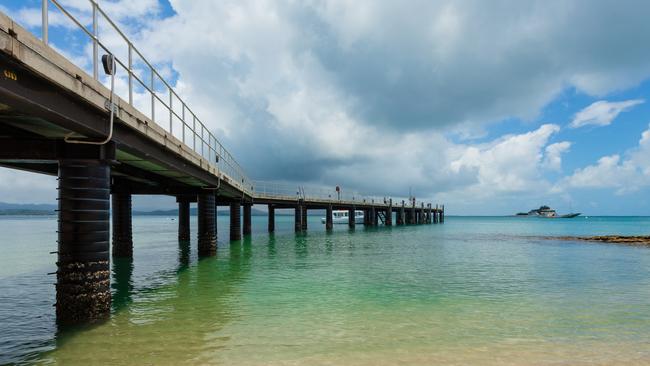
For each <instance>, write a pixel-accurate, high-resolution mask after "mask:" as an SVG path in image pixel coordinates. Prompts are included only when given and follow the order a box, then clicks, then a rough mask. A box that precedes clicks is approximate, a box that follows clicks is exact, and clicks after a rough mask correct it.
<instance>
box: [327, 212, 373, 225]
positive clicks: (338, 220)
mask: <svg viewBox="0 0 650 366" xmlns="http://www.w3.org/2000/svg"><path fill="white" fill-rule="evenodd" d="M320 221H321V222H322V223H323V224H324V223H325V218H324V217H321V219H320ZM354 222H355V223H357V224H363V211H360V210H357V211H354ZM332 223H334V224H347V223H348V210H334V211H332Z"/></svg>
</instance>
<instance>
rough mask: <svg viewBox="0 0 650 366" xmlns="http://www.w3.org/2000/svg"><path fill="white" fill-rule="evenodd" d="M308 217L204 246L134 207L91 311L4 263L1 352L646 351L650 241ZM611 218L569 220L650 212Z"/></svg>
mask: <svg viewBox="0 0 650 366" xmlns="http://www.w3.org/2000/svg"><path fill="white" fill-rule="evenodd" d="M220 219H222V218H220ZM310 219H312V220H314V222H313V223H312V222H310V226H309V232H308V233H307V234H299V235H294V233H293V226H292V221H291V218H285V217H282V216H279V215H278V217H277V226H276V229H277V233H276V234H272V235H267V234H266V233H265V232H264V229H266V220H265V218H257V217H256V218H254V220H253V228H254V229H256V230H257V231H256V232H254V233H253V235H252V236H246V237H244V238H243V239H242V240H240V241H236V242H232V243H230V242H227V241H220V242H219V246H218V250H217V255H216V256H214V257H207V258H201V259H199V258H198V257H197V255H196V254H197V253H196V246H197V243H196V241H195V240H192V241H185V242H179V241H177V240H175V238H176V232H175V229H176V226H175V225H169V222H168V221H166V220H165V218H136V219H135V220H134V239H135V251H134V254H135V257H134V258H133V259H132V260H130V259H118V260H114V261H113V262H112V290H113V313H112V316H111V318H110V319H109V320H108V321H106V322H105V323H102V324H97V325H93V326H87V327H76V328H66V329H60V330H58V331H57V329H56V327H53V326H52V325H53V324H54V322H53V316H52V314H53V309H52V306H51V305H52V302H53V300H52V299H53V297H54V296H53V295H54V294H53V288H52V287H51V279H49V278H48V277H47V276H46V275H44V274H43V273H44V272H46V271H42V272H43V273H41V272H39V273H36V274H34V273H29V274H24V273H23V274H16V275H13V276H5V277H1V278H0V324H2V325H1V327H2V329H1V330H2V332H0V363H7V362H17V361H25V362H38V363H45V364H64V365H69V364H71V365H75V364H78V365H81V364H84V365H85V364H89V363H90V364H155V365H161V364H162V365H183V364H186V365H195V364H223V365H273V364H277V365H283V364H310V365H311V364H337V365H339V364H341V365H343V364H355V365H377V364H399V363H402V364H479V365H480V364H485V365H508V364H517V365H520V364H535V365H539V364H541V365H545V364H558V363H562V362H564V363H565V364H571V365H580V364H584V365H587V364H607V365H610V364H633V363H637V364H649V363H650V354H649V352H650V347H648V344H647V341H646V339H647V338H648V336H649V335H650V300H648V299H649V296H648V294H650V250H647V249H646V248H633V247H620V246H616V245H599V246H593V245H580V244H579V243H573V242H559V241H553V240H538V239H535V238H533V237H531V236H533V235H538V234H539V233H540V232H546V233H548V234H551V235H562V233H565V232H570V231H571V227H570V226H567V225H568V224H566V223H556V222H549V220H546V222H535V221H530V220H529V221H522V220H516V219H515V220H510V221H504V220H501V219H490V218H468V219H458V218H448V219H447V223H445V225H429V226H417V227H416V226H409V227H399V228H397V227H394V228H360V227H357V229H356V230H350V229H348V228H347V226H343V225H338V226H336V227H335V229H334V231H333V232H332V233H327V232H325V231H324V229H323V227H322V225H321V226H319V223H318V221H317V219H318V218H310ZM616 220H618V219H615V220H614V219H613V220H609V221H608V220H602V221H598V223H597V225H594V226H593V227H592V228H589V226H588V225H587V224H586V223H583V222H578V223H577V224H576V226H575V228H574V230H575V231H576V233H574V235H575V234H580V235H582V233H584V232H590V230H591V231H592V232H596V233H597V232H598V230H601V228H602V227H603V226H605V227H609V228H610V229H611V228H616V227H619V228H621V229H620V230H621V231H624V230H633V228H634V227H636V226H635V225H637V226H638V225H647V224H650V221H647V222H646V221H643V220H639V219H637V221H634V223H632V224H630V222H629V221H625V220H623V221H616ZM629 220H632V219H629ZM542 221H543V220H542ZM506 224H507V225H506ZM3 225H5V226H4V227H3ZM6 225H7V224H5V223H3V221H2V220H0V230H2V229H3V228H6V227H7V226H6ZM11 226H12V227H13V229H14V230H13V232H15V231H16V230H17V231H18V232H21V226H20V225H19V223H18V224H16V223H15V222H12V223H11ZM28 227H29V225H26V226H25V227H23V230H22V235H28V232H29V231H28V230H27V228H28ZM193 227H194V226H193ZM219 227H220V228H227V227H228V225H225V224H224V223H221V224H220V226H219ZM224 231H225V232H224ZM522 235H524V236H525V235H528V236H529V237H522ZM219 237H220V238H228V233H227V230H222V231H221V232H219ZM32 240H33V241H34V243H35V245H37V244H38V243H39V242H43V241H47V238H43V237H38V238H32ZM48 281H49V282H48Z"/></svg>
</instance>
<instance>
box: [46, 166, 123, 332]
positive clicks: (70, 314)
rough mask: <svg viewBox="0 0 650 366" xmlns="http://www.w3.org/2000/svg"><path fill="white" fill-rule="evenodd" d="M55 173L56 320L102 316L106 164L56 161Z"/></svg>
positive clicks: (106, 311) (107, 292)
mask: <svg viewBox="0 0 650 366" xmlns="http://www.w3.org/2000/svg"><path fill="white" fill-rule="evenodd" d="M58 177H59V179H58V184H59V198H58V201H59V211H58V213H59V220H58V251H57V253H58V259H57V272H56V278H57V281H56V319H57V322H58V323H59V324H80V323H89V322H93V321H97V320H99V319H104V318H107V317H108V316H109V315H110V310H111V287H110V279H111V273H110V262H109V260H110V259H109V239H110V238H109V230H110V227H109V226H110V225H109V220H110V217H109V216H110V214H109V206H110V166H109V164H108V162H107V161H104V160H60V161H59V173H58Z"/></svg>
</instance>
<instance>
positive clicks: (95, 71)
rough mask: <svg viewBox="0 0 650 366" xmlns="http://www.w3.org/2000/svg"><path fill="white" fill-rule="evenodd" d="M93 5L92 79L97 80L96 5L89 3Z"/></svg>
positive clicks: (93, 2)
mask: <svg viewBox="0 0 650 366" xmlns="http://www.w3.org/2000/svg"><path fill="white" fill-rule="evenodd" d="M91 3H92V4H93V78H94V79H95V80H99V48H98V45H97V40H98V39H99V33H98V30H97V3H96V2H95V1H91Z"/></svg>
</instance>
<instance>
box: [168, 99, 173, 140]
mask: <svg viewBox="0 0 650 366" xmlns="http://www.w3.org/2000/svg"><path fill="white" fill-rule="evenodd" d="M168 89H169V134H170V135H172V136H173V135H174V132H173V128H172V126H173V122H174V107H173V104H172V103H173V101H174V92H173V91H172V88H168Z"/></svg>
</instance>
